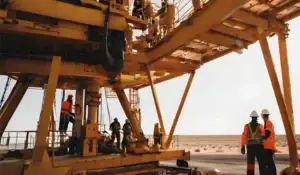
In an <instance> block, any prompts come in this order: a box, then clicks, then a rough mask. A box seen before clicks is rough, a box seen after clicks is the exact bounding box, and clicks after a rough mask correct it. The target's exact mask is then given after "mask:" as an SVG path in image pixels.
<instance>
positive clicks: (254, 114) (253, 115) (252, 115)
mask: <svg viewBox="0 0 300 175" xmlns="http://www.w3.org/2000/svg"><path fill="white" fill-rule="evenodd" d="M250 117H258V114H257V112H256V111H255V110H253V111H252V112H251V114H250Z"/></svg>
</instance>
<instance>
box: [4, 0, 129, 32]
mask: <svg viewBox="0 0 300 175" xmlns="http://www.w3.org/2000/svg"><path fill="white" fill-rule="evenodd" d="M33 4H34V5H33ZM9 9H11V10H17V11H23V12H28V13H33V14H38V15H43V16H48V17H52V18H56V19H62V20H66V21H73V22H76V23H81V24H87V25H93V26H100V27H102V26H104V18H105V14H104V12H103V11H100V10H97V9H92V8H86V7H82V6H78V5H73V4H70V3H64V2H60V1H56V0H16V1H14V3H13V5H12V6H11V7H10V8H9ZM74 14H75V15H74ZM128 16H129V15H128ZM126 21H127V20H126V16H122V15H120V14H116V13H113V12H112V13H111V16H110V23H109V28H110V29H114V30H126V29H127V25H128V24H127V22H126Z"/></svg>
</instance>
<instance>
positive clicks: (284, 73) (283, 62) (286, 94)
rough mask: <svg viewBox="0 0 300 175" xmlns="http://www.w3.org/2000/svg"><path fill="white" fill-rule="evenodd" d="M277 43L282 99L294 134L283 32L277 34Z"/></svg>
mask: <svg viewBox="0 0 300 175" xmlns="http://www.w3.org/2000/svg"><path fill="white" fill-rule="evenodd" d="M278 45H279V53H280V63H281V72H282V82H283V92H284V100H285V105H286V108H287V112H288V116H289V120H290V122H291V125H292V130H293V133H294V134H295V123H294V112H293V102H292V92H291V81H290V73H289V62H288V54H287V44H286V36H285V34H284V33H279V34H278Z"/></svg>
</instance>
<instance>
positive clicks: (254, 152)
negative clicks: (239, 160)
mask: <svg viewBox="0 0 300 175" xmlns="http://www.w3.org/2000/svg"><path fill="white" fill-rule="evenodd" d="M250 117H251V118H252V121H251V122H250V123H248V124H246V125H245V126H244V131H243V134H242V137H241V145H242V148H241V153H242V154H245V152H246V151H245V146H246V145H247V175H254V172H255V157H256V158H257V161H258V165H259V174H261V175H264V174H265V164H264V158H263V153H264V152H263V136H264V128H263V126H262V125H261V124H259V123H258V122H257V118H258V114H257V112H256V111H252V112H251V115H250Z"/></svg>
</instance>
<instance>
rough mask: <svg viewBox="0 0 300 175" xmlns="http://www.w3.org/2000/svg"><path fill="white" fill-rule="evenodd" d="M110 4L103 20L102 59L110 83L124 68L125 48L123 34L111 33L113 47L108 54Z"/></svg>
mask: <svg viewBox="0 0 300 175" xmlns="http://www.w3.org/2000/svg"><path fill="white" fill-rule="evenodd" d="M110 8H111V7H110V3H109V4H108V7H107V9H106V11H105V12H106V13H105V20H104V44H105V47H104V51H105V57H104V59H102V61H103V62H102V66H103V68H104V69H105V70H106V71H107V72H108V73H109V77H110V78H111V81H112V82H114V81H113V80H114V79H115V78H116V76H117V74H118V73H120V72H121V71H122V69H123V66H124V53H123V50H124V48H125V34H124V32H121V33H120V32H119V31H112V32H111V34H110V40H111V45H113V49H114V50H113V52H112V54H110V53H109V48H108V24H109V16H110Z"/></svg>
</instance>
